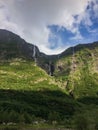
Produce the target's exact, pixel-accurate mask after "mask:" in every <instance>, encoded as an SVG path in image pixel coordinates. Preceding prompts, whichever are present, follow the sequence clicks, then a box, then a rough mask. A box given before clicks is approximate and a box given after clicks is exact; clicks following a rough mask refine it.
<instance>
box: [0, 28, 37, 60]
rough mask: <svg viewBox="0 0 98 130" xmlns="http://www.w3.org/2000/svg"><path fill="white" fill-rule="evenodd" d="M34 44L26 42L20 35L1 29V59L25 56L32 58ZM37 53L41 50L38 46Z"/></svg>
mask: <svg viewBox="0 0 98 130" xmlns="http://www.w3.org/2000/svg"><path fill="white" fill-rule="evenodd" d="M33 50H34V45H32V44H29V43H26V42H25V41H24V40H23V39H21V38H20V37H19V36H18V35H16V34H14V33H12V32H9V31H7V30H1V29H0V59H1V60H2V59H3V60H4V59H11V58H25V59H32V58H33V57H32V56H33ZM36 52H37V55H39V50H38V48H37V47H36Z"/></svg>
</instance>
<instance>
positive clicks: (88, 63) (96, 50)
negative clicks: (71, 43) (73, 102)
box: [55, 42, 98, 98]
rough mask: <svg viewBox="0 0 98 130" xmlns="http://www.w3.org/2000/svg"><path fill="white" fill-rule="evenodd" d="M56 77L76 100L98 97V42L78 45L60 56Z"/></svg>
mask: <svg viewBox="0 0 98 130" xmlns="http://www.w3.org/2000/svg"><path fill="white" fill-rule="evenodd" d="M60 57H61V58H59V59H58V61H57V62H56V71H55V75H56V76H57V77H58V79H59V80H61V82H62V87H64V88H65V89H66V90H67V91H68V92H69V93H71V94H73V95H74V96H75V97H76V98H79V97H82V96H83V97H85V96H98V61H97V60H98V42H95V43H92V44H84V45H77V46H75V47H72V48H69V49H68V50H67V51H65V52H63V53H62V54H61V55H60Z"/></svg>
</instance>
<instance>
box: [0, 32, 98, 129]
mask: <svg viewBox="0 0 98 130" xmlns="http://www.w3.org/2000/svg"><path fill="white" fill-rule="evenodd" d="M34 48H35V49H36V56H35V57H34V56H33V55H34V53H35V52H34V50H35V49H34ZM35 60H37V62H35ZM52 67H53V68H54V70H55V71H54V73H53V76H49V75H48V74H47V73H49V71H50V70H51V69H53V68H52ZM46 72H47V73H46ZM97 110H98V42H95V43H91V44H80V45H77V46H75V47H71V48H69V49H67V50H66V51H64V52H63V53H61V54H60V55H53V56H48V55H45V54H43V53H41V52H40V51H39V49H38V48H37V47H36V46H34V45H31V44H29V43H26V42H25V41H24V40H23V39H21V38H20V37H19V36H17V35H15V34H13V33H11V32H9V31H6V30H0V123H1V124H2V123H9V122H12V123H19V124H24V123H27V124H28V123H29V124H32V123H36V121H37V122H40V123H42V125H43V123H49V124H50V123H52V124H53V125H56V124H60V125H65V126H67V127H73V124H74V123H73V121H75V120H76V119H77V121H80V125H81V124H83V123H84V124H85V122H86V121H89V124H92V128H91V130H92V129H93V130H94V129H95V126H96V125H97V126H98V123H96V119H98V118H97V116H96V115H98V111H97ZM91 111H92V113H91ZM80 114H81V115H80ZM13 115H14V116H13ZM86 117H89V118H90V119H89V120H88V119H85V120H86V121H85V120H84V118H86ZM81 119H82V120H81ZM91 119H92V120H91ZM83 121H84V122H83ZM81 122H82V123H81ZM38 124H39V123H38ZM77 124H79V123H77ZM82 126H83V125H82Z"/></svg>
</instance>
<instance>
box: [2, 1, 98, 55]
mask: <svg viewBox="0 0 98 130" xmlns="http://www.w3.org/2000/svg"><path fill="white" fill-rule="evenodd" d="M91 3H92V0H0V28H2V29H7V30H10V31H12V32H14V33H17V34H18V35H20V36H21V37H22V38H24V39H25V40H26V41H27V42H30V43H32V44H36V45H37V46H38V47H39V49H40V51H42V52H44V53H46V54H57V53H60V52H62V51H63V50H64V49H66V48H67V47H69V46H70V43H69V42H68V41H66V42H63V41H62V37H61V36H59V35H58V36H57V35H56V34H55V33H54V32H52V31H51V29H50V28H49V26H51V27H52V26H54V25H57V26H58V31H59V30H62V27H63V28H65V29H66V30H68V31H70V32H71V33H73V34H74V37H72V39H83V36H82V35H81V33H80V31H79V25H80V23H83V24H84V25H85V26H86V27H89V26H91V25H92V24H93V23H92V20H91V15H90V10H89V11H86V9H87V7H88V6H89V7H88V8H91V7H90V6H92V4H93V5H94V6H93V11H94V15H95V17H96V18H98V13H97V12H98V3H97V4H96V0H93V3H92V4H91ZM56 37H57V40H53V41H52V42H51V39H56ZM71 45H72V44H71ZM53 46H54V47H53Z"/></svg>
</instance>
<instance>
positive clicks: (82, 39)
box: [48, 1, 98, 49]
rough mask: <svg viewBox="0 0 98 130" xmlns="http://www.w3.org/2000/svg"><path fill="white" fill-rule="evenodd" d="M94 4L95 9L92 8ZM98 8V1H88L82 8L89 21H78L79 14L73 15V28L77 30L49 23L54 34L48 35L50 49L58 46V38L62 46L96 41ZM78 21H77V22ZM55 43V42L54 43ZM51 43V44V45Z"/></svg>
mask: <svg viewBox="0 0 98 130" xmlns="http://www.w3.org/2000/svg"><path fill="white" fill-rule="evenodd" d="M95 4H96V5H97V9H96V10H94V6H95ZM97 10H98V1H96V2H95V3H93V2H90V3H89V4H88V5H87V7H86V8H85V10H84V13H86V14H88V16H89V20H90V22H91V23H85V20H83V19H82V20H81V21H79V18H80V17H81V16H80V15H75V16H73V17H74V19H75V21H74V22H73V28H77V31H78V32H79V36H77V32H75V33H74V32H73V31H71V30H68V29H66V28H65V27H63V26H62V27H61V28H60V27H59V26H58V25H51V26H48V28H49V29H50V30H51V32H52V33H53V34H54V36H53V35H52V36H50V37H49V42H51V43H52V44H51V46H50V48H51V49H55V48H57V47H58V46H59V43H58V41H59V39H60V40H61V44H63V45H64V46H65V45H66V46H74V45H77V44H84V43H91V42H94V41H98V15H97V16H96V13H97ZM77 21H79V22H77ZM54 43H55V44H54ZM52 45H53V46H52Z"/></svg>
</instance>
